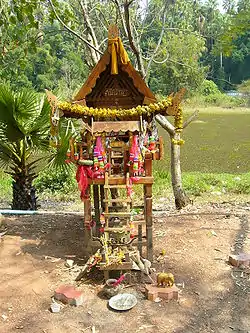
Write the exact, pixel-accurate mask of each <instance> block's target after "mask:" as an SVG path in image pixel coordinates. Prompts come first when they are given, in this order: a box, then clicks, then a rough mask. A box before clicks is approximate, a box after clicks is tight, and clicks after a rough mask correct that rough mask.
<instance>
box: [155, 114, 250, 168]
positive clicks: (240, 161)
mask: <svg viewBox="0 0 250 333" xmlns="http://www.w3.org/2000/svg"><path fill="white" fill-rule="evenodd" d="M199 109H200V113H199V116H198V119H197V120H196V121H194V122H193V123H191V124H190V125H189V126H188V127H187V128H186V129H185V130H184V131H183V135H182V137H183V139H184V140H185V144H184V145H183V146H182V148H181V161H182V171H183V172H202V173H224V172H225V173H233V174H239V173H245V172H248V171H250V170H249V159H250V153H249V152H250V121H249V120H250V108H235V109H225V108H220V107H213V108H211V107H209V108H199ZM193 111H194V110H191V109H187V110H186V111H184V116H185V117H186V118H187V117H188V116H189V115H190V114H191V113H192V112H193ZM160 134H161V135H162V136H163V137H164V139H165V140H164V141H165V158H164V160H163V161H159V162H156V163H155V165H154V168H155V170H157V171H167V170H169V163H170V158H169V146H170V140H169V136H168V134H167V133H166V131H164V130H163V129H160Z"/></svg>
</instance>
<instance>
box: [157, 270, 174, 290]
mask: <svg viewBox="0 0 250 333" xmlns="http://www.w3.org/2000/svg"><path fill="white" fill-rule="evenodd" d="M173 285H174V276H173V274H172V273H159V274H158V275H157V287H160V286H161V287H172V286H173Z"/></svg>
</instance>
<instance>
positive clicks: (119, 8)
mask: <svg viewBox="0 0 250 333" xmlns="http://www.w3.org/2000/svg"><path fill="white" fill-rule="evenodd" d="M113 2H114V3H115V5H116V8H117V11H118V14H119V16H120V19H121V22H122V28H123V30H124V33H125V36H127V37H128V31H127V27H126V22H125V19H124V17H123V15H122V12H121V7H120V3H119V1H118V0H113Z"/></svg>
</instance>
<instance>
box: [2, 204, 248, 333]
mask: <svg viewBox="0 0 250 333" xmlns="http://www.w3.org/2000/svg"><path fill="white" fill-rule="evenodd" d="M158 209H161V207H160V206H158ZM249 219H250V203H245V204H241V205H233V204H228V203H224V204H206V205H202V206H198V205H194V206H190V207H189V208H187V209H185V210H183V211H182V212H180V213H176V212H174V211H164V210H157V211H155V212H154V235H155V237H154V253H155V259H154V263H153V266H154V267H155V268H156V271H158V272H160V271H166V272H172V273H173V274H174V276H175V279H176V283H177V285H178V287H179V288H180V297H179V300H178V301H174V300H172V301H169V302H166V301H163V300H162V301H160V302H151V301H148V300H147V299H146V298H145V295H144V293H143V292H144V284H143V283H136V284H135V285H134V286H133V287H130V288H127V289H124V291H125V292H132V293H134V294H135V295H136V296H137V299H138V303H137V305H136V306H135V307H134V308H133V309H131V310H129V311H126V312H116V311H113V310H111V309H110V308H109V307H108V305H107V300H106V299H103V298H102V297H100V296H99V292H100V290H101V288H102V283H103V280H102V277H101V275H100V274H96V275H95V277H94V278H92V279H88V280H86V279H85V281H83V282H81V283H78V284H76V282H75V281H74V279H75V277H76V275H77V274H78V272H79V266H81V265H83V263H84V262H85V261H86V253H84V244H83V239H84V237H83V228H82V224H83V223H82V217H81V216H80V215H77V214H70V213H65V214H53V215H49V214H46V215H35V216H18V217H2V220H1V226H0V231H1V232H3V231H7V233H6V234H5V235H3V236H2V237H1V239H0V295H1V303H0V332H3V333H12V332H16V331H21V332H23V333H57V332H58V333H69V332H75V333H78V332H94V330H93V327H95V332H99V333H108V332H112V333H116V332H117V333H118V332H119V333H120V332H124V333H126V332H129V333H136V332H144V333H149V332H163V333H168V332H175V333H177V332H178V333H189V332H194V333H196V332H204V333H208V332H219V333H228V332H241V333H243V332H244V333H247V332H250V319H249V318H250V297H249V296H250V269H249V268H244V267H242V268H233V267H231V266H230V265H229V264H228V262H227V260H228V256H229V254H231V253H239V252H248V253H250V226H249ZM162 250H165V251H166V255H160V253H161V251H162ZM67 258H73V260H74V261H75V263H76V265H75V266H74V268H73V269H70V268H67V267H65V260H66V259H67ZM65 283H70V284H74V285H76V286H77V287H78V288H79V289H80V290H83V291H84V305H83V306H79V307H71V306H65V307H63V309H62V310H61V311H60V313H56V314H55V313H51V312H50V311H49V307H50V304H51V296H53V292H54V290H55V289H56V288H57V287H58V286H60V285H61V284H65Z"/></svg>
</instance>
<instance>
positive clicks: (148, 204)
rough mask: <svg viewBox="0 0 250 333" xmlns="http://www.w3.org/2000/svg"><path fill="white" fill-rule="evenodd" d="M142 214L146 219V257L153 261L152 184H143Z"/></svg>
mask: <svg viewBox="0 0 250 333" xmlns="http://www.w3.org/2000/svg"><path fill="white" fill-rule="evenodd" d="M144 214H145V221H146V236H147V258H148V260H150V261H151V262H152V261H153V219H152V185H151V184H150V185H144Z"/></svg>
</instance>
